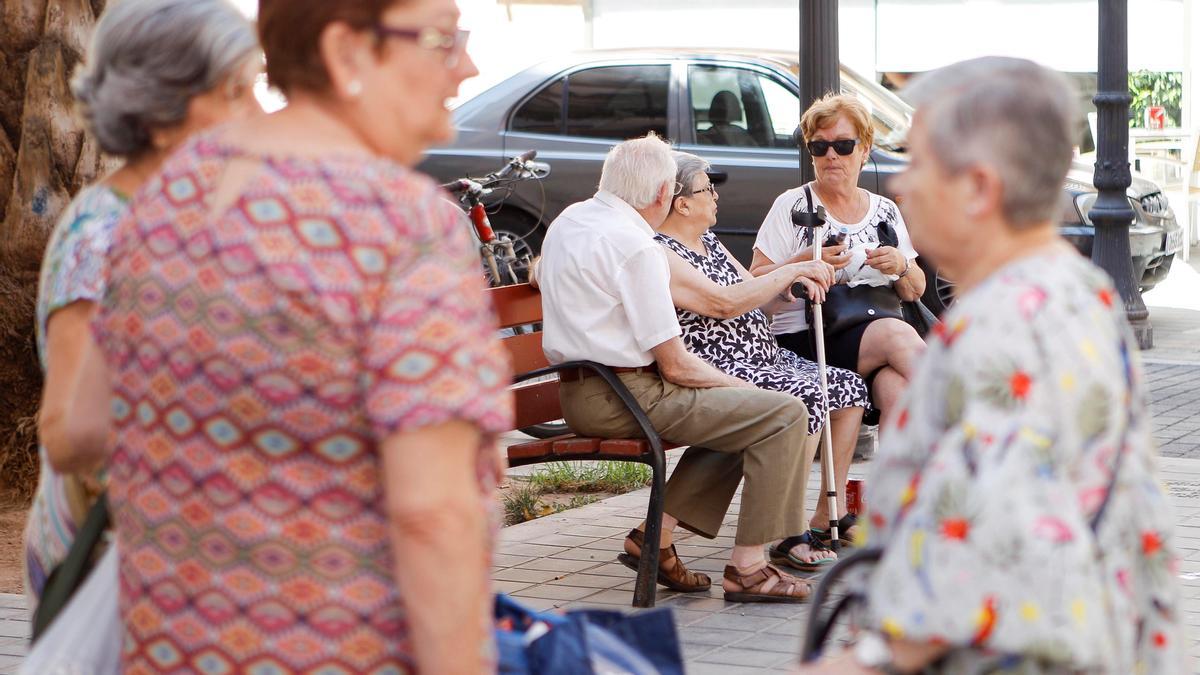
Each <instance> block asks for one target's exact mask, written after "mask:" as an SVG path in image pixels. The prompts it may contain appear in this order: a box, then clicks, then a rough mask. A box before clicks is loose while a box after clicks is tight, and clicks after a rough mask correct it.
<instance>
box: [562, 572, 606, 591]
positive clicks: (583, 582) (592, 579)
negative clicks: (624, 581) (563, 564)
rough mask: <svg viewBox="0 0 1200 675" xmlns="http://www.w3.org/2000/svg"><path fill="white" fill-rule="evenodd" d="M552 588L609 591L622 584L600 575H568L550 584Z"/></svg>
mask: <svg viewBox="0 0 1200 675" xmlns="http://www.w3.org/2000/svg"><path fill="white" fill-rule="evenodd" d="M549 583H550V585H552V586H578V587H580V588H595V589H609V588H613V587H615V586H617V585H618V584H620V583H621V580H620V579H618V578H617V577H608V576H603V575H599V574H567V575H564V576H560V577H559V578H556V579H554V580H552V581H550V582H549Z"/></svg>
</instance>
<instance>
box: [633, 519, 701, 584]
mask: <svg viewBox="0 0 1200 675" xmlns="http://www.w3.org/2000/svg"><path fill="white" fill-rule="evenodd" d="M645 544H646V534H645V533H644V532H642V531H641V530H631V531H630V532H629V536H627V537H625V552H624V553H621V554H618V555H617V560H619V561H620V562H621V564H622V565H624V566H626V567H628V568H629V569H631V570H633V571H635V572H636V571H637V569H638V563H639V562H640V561H641V559H642V547H643V546H645ZM657 581H658V583H659V584H661V585H663V586H666V587H667V588H669V589H671V590H673V591H681V592H683V593H695V592H696V591H707V590H708V589H709V588H710V587H711V586H712V579H710V578H708V575H707V574H704V573H702V572H693V571H691V570H689V569H688V568H686V567H684V566H683V561H682V560H680V559H679V555H678V554H676V553H675V545H674V544H671V545H670V546H668V547H667V548H662V549H659V550H658V578H657Z"/></svg>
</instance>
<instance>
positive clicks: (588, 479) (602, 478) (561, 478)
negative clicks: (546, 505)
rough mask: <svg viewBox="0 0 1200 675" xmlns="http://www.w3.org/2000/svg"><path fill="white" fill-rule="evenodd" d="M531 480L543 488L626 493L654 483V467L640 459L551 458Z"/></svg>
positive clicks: (535, 472)
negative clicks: (592, 459)
mask: <svg viewBox="0 0 1200 675" xmlns="http://www.w3.org/2000/svg"><path fill="white" fill-rule="evenodd" d="M529 483H530V485H533V486H535V487H537V488H538V489H540V490H541V491H542V492H615V493H618V494H619V493H623V492H629V491H630V490H636V489H638V488H642V487H645V486H647V485H649V484H650V467H648V466H646V465H645V464H638V463H637V462H594V463H589V464H584V463H582V462H551V463H549V464H545V465H543V466H539V467H538V469H537V471H534V472H533V473H532V474H531V475H530V476H529Z"/></svg>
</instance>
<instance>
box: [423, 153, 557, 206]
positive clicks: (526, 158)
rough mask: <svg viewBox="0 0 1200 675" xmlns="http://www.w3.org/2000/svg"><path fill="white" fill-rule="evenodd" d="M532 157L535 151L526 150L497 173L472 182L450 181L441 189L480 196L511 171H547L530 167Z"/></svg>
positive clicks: (547, 167) (464, 179)
mask: <svg viewBox="0 0 1200 675" xmlns="http://www.w3.org/2000/svg"><path fill="white" fill-rule="evenodd" d="M534 157H537V150H527V151H525V152H523V153H521V154H519V155H517V156H516V157H513V158H512V159H510V160H509V161H508V164H505V165H504V167H503V168H501V169H500V170H499V171H494V172H492V173H489V174H488V175H486V176H484V177H483V178H480V179H479V180H478V181H474V180H471V179H469V178H460V179H458V180H452V181H450V182H449V183H443V184H442V189H444V190H446V191H448V192H450V193H451V194H460V193H464V192H474V193H479V195H482V194H485V193H486V192H485V191H489V190H488V188H489V186H491V185H492V184H494V183H496V182H498V181H501V180H504V179H505V178H507V177H508V176H509V174H511V173H512V172H513V171H517V170H521V171H525V172H528V173H529V174H535V175H536V174H537V173H538V172H539V171H543V172H544V171H547V170H548V169H549V166H548V165H541V166H530V162H532V160H533V158H534ZM477 196H478V195H477Z"/></svg>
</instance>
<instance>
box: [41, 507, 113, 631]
mask: <svg viewBox="0 0 1200 675" xmlns="http://www.w3.org/2000/svg"><path fill="white" fill-rule="evenodd" d="M109 520H110V519H109V513H108V492H107V491H105V492H102V493H100V496H99V497H98V498H97V499H96V503H95V504H92V508H91V509H89V510H88V513H87V518H85V519H84V521H83V525H81V526H80V527H79V531H78V532H76V533H75V541H73V542H71V548H70V550H69V551H67V557H66V558H65V559H63V561H62V562H61V563H59V564H58V565H57V566H56V567H55V568H54V570H53V571H52V572H51V573H50V576H49V577H48V578H47V579H46V584H45V586H43V587H42V596H41V599H40V600H39V601H38V606H37V609H36V610H34V613H33V630H32V641H33V642H36V641H37V639H38V638H39V637H41V636H42V634H43V633H45V632H46V629H47V628H49V627H50V624H51V622H53V621H54V618H55V617H56V616H58V614H59V613H60V612H62V610H63V608H64V607H66V606H67V603H68V602H70V600H71V597H72V596H74V595H75V591H77V590H79V587H80V586H82V585H83V582H84V581H85V580H86V579H87V577H88V575H89V574H90V573H91V571H92V565H93V562H94V561H95V560H96V558H97V557H98V556H96V553H97V552H98V549H99V547H100V544H101V542H103V540H104V533H105V531H107V530H108V524H109Z"/></svg>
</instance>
